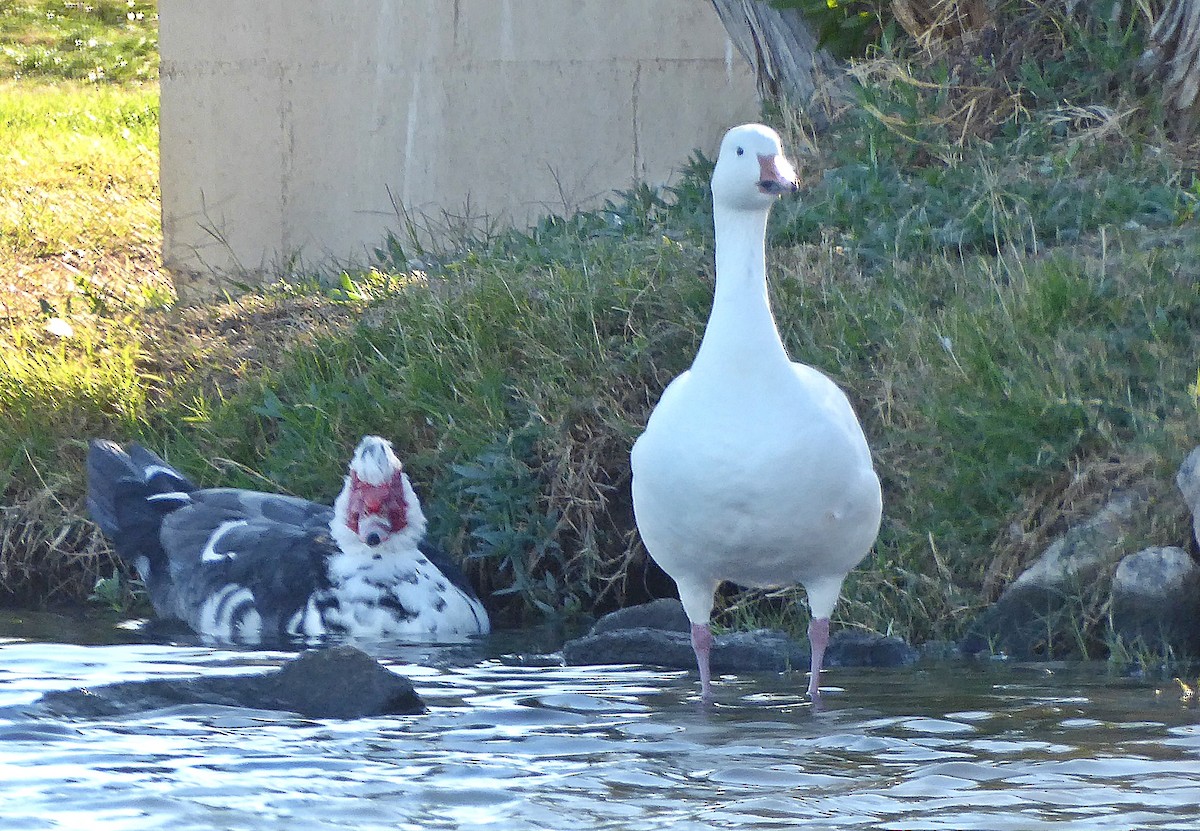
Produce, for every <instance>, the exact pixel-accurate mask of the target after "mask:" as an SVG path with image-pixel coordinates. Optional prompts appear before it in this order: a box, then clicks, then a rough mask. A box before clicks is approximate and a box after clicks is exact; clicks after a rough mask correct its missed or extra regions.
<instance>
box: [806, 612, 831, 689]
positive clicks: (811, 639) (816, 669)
mask: <svg viewBox="0 0 1200 831" xmlns="http://www.w3.org/2000/svg"><path fill="white" fill-rule="evenodd" d="M828 644H829V618H827V617H816V618H813V619H812V622H811V623H809V624H808V646H809V648H810V649H811V650H812V667H811V676H810V678H809V682H808V694H809V696H811V697H812V698H813V699H816V698H817V697H819V696H820V694H821V663H822V662H823V661H824V660H825V647H826V646H828Z"/></svg>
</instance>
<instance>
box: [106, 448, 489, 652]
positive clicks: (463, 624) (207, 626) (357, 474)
mask: <svg viewBox="0 0 1200 831" xmlns="http://www.w3.org/2000/svg"><path fill="white" fill-rule="evenodd" d="M87 466H88V499H87V501H88V510H89V511H90V512H91V515H92V518H93V519H94V520H95V522H96V524H97V525H99V526H100V529H101V530H102V531H103V532H104V534H105V535H106V536H107V537H108V538H109V539H110V540H112V542H113V545H114V547H115V548H116V551H117V554H118V556H120V557H121V559H122V560H124V561H125V562H128V563H130V564H132V565H133V566H134V568H136V570H137V572H138V574H139V575H140V576H141V578H142V580H143V581H144V582H145V584H146V588H147V590H148V592H149V595H150V600H151V602H152V603H153V604H154V608H155V611H156V612H157V613H158V614H159V615H160V616H162V617H166V618H177V619H179V620H182V621H184V622H185V623H187V624H188V625H189V626H190V627H191V628H192V629H193V630H195V631H196V632H198V633H200V634H201V635H204V636H208V637H211V638H213V639H215V640H218V641H222V642H230V643H261V642H263V641H278V640H313V639H319V638H324V637H329V636H332V637H348V638H353V639H368V640H370V639H393V638H406V637H410V638H411V637H417V638H421V639H442V638H446V637H451V638H453V637H461V636H466V635H475V634H486V633H487V632H488V631H489V629H490V624H489V621H488V615H487V612H486V610H485V609H484V607H483V604H481V603H480V602H479V599H478V598H477V597H476V595H475V592H474V591H473V590H472V589H471V587H470V585H469V584H468V583H467V581H466V579H465V578H464V576H463V575H462V573H461V572H460V571H459V570H458V569H457V568H456V567H455V566H454V564H453V563H452V562H450V560H449V559H447V558H446V557H445V556H444V555H442V554H439V553H438V552H436V551H435V550H434V549H432V548H431V547H430V546H429V545H428V544H427V543H426V542H425V540H424V536H425V515H424V514H423V513H422V511H421V505H420V503H419V501H418V500H417V495H416V493H415V492H414V491H413V488H412V484H411V483H410V482H409V479H408V475H407V474H405V473H404V471H403V467H402V465H401V463H400V460H399V459H397V458H396V455H395V453H394V452H393V450H392V446H391V444H390V443H389V442H388V441H386V440H385V439H382V438H379V437H377V436H367V437H366V438H364V439H363V440H362V441H361V442H360V443H359V445H358V448H357V449H356V450H355V451H354V457H353V458H352V459H351V461H350V470H349V474H348V475H347V476H346V479H345V484H344V486H343V487H342V491H341V493H340V494H339V495H338V497H337V499H336V500H335V501H334V504H333V507H332V508H330V507H328V506H325V505H319V504H317V503H315V502H309V501H308V500H305V499H299V498H296V497H292V496H282V495H278V494H270V493H260V492H258V491H250V490H241V489H237V488H208V489H200V488H197V487H196V486H195V485H194V484H192V482H190V481H189V480H188V479H187V477H185V476H184V475H183V474H181V473H180V472H179V471H177V470H175V469H174V468H173V467H171V466H170V465H169V464H167V463H166V462H165V461H163V460H162V459H161V458H159V457H158V456H157V455H155V454H154V453H152V452H150V451H149V450H147V449H146V448H144V447H141V446H140V445H137V444H132V445H130V446H129V449H128V451H126V450H124V449H122V448H121V447H120V446H119V445H117V444H115V443H113V442H111V441H104V440H93V441H92V442H91V447H90V450H89V452H88V463H87Z"/></svg>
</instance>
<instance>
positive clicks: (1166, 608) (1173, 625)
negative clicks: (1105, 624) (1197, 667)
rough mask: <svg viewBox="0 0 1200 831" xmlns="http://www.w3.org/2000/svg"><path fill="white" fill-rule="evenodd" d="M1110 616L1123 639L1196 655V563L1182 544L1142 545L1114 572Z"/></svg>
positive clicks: (1199, 578) (1199, 590) (1199, 616)
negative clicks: (1142, 548)
mask: <svg viewBox="0 0 1200 831" xmlns="http://www.w3.org/2000/svg"><path fill="white" fill-rule="evenodd" d="M1112 622H1113V629H1114V631H1115V632H1116V633H1117V634H1118V635H1120V636H1121V637H1122V638H1123V639H1124V640H1125V642H1126V644H1128V645H1131V646H1134V645H1137V644H1139V643H1140V644H1141V645H1142V646H1143V647H1145V648H1148V649H1151V650H1155V651H1161V650H1165V649H1167V648H1170V649H1171V650H1173V651H1174V652H1175V653H1176V654H1177V655H1200V566H1197V565H1196V563H1195V562H1194V561H1193V560H1192V558H1191V556H1190V555H1189V554H1188V553H1187V552H1186V551H1184V550H1183V549H1182V548H1176V547H1174V546H1168V547H1163V548H1147V549H1145V550H1144V551H1139V552H1138V553H1136V554H1130V555H1129V556H1128V557H1125V558H1124V559H1122V560H1121V562H1120V564H1119V565H1118V566H1117V571H1116V574H1115V575H1114V576H1113V594H1112Z"/></svg>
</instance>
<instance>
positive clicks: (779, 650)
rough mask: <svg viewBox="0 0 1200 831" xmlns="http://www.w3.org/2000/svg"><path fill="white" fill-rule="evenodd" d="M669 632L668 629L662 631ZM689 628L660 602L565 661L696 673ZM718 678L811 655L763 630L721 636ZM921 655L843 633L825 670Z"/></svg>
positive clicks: (569, 648)
mask: <svg viewBox="0 0 1200 831" xmlns="http://www.w3.org/2000/svg"><path fill="white" fill-rule="evenodd" d="M664 627H670V628H664ZM690 633H691V624H690V623H689V622H688V620H687V616H686V615H685V614H683V607H682V606H681V605H680V604H679V601H678V600H656V601H653V602H651V603H646V604H643V605H641V606H631V607H629V608H628V609H622V610H619V611H617V612H613V613H612V614H610V615H606V616H605V617H603V618H601V619H600V620H599V621H597V622H596V625H595V626H594V627H592V632H591V634H588V635H585V636H584V637H582V638H577V639H575V640H572V641H568V642H567V643H566V644H564V645H563V660H565V661H566V663H567V664H570V665H572V666H591V665H605V664H647V665H650V666H659V667H668V668H671V669H694V668H695V666H696V656H695V654H694V653H693V652H692V639H691V634H690ZM710 660H711V665H712V670H713V672H715V673H723V672H725V673H737V672H784V671H786V670H790V669H795V670H806V669H808V665H809V661H810V653H809V651H808V649H807V648H806V647H805V646H804V645H801V644H798V643H796V642H795V641H794V640H792V639H791V638H789V637H788V636H787V635H785V634H784V633H782V632H778V631H775V630H772V629H759V630H756V631H753V632H728V633H726V634H724V635H718V636H717V637H716V639H715V640H714V643H713V650H712V655H711V658H710ZM916 660H917V652H916V650H914V649H913V648H912V647H910V646H908V644H906V643H904V642H903V641H901V640H899V639H898V638H885V637H882V636H879V635H869V634H865V633H862V632H851V631H839V632H835V633H834V634H833V635H832V636H831V637H830V639H829V647H828V648H827V650H826V652H825V665H826V666H839V667H849V666H874V667H880V666H903V665H906V664H911V663H913V662H915V661H916Z"/></svg>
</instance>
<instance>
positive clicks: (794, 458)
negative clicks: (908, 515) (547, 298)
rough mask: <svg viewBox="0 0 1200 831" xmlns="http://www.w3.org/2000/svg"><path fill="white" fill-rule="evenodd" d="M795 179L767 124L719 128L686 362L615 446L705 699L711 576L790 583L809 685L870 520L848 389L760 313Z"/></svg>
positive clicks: (875, 518)
mask: <svg viewBox="0 0 1200 831" xmlns="http://www.w3.org/2000/svg"><path fill="white" fill-rule="evenodd" d="M796 190H797V184H796V177H795V173H794V172H793V170H792V166H791V164H790V163H789V162H788V160H787V158H786V157H785V156H784V155H783V148H782V145H781V143H780V140H779V136H778V134H777V133H776V132H775V131H774V130H772V129H770V128H769V127H764V126H763V125H761V124H746V125H743V126H741V127H735V128H734V129H732V130H730V131H729V132H728V133H726V135H725V138H724V140H723V141H722V142H721V150H720V153H719V154H718V156H717V164H716V169H715V170H714V171H713V176H712V193H713V220H714V225H715V227H716V246H717V252H716V264H717V281H716V294H715V297H714V301H713V307H712V314H711V316H710V317H709V320H708V327H707V328H706V330H705V332H704V339H703V341H702V342H701V344H700V350H699V352H698V353H697V354H696V358H695V360H694V361H693V363H692V367H691V369H690V370H689V371H687V372H684V373H683V374H682V375H680V376H679V377H678V378H676V379H675V380H674V381H672V382H671V384H670V385H669V386H668V387H667V389H666V390H665V391H664V392H663V394H662V398H661V399H660V400H659V402H658V405H657V406H656V407H655V409H654V412H653V413H652V414H651V416H650V420H649V422H648V424H647V425H646V430H645V432H644V433H643V434H642V436H641V437H640V438H639V439H638V440H637V442H636V444H634V447H633V452H632V456H631V463H632V468H633V507H634V513H635V516H636V519H637V525H638V530H639V532H640V533H641V536H642V540H643V542H644V543H645V544H646V548H647V550H648V551H649V552H650V556H651V557H653V558H654V560H655V561H656V562H657V563H658V564H659V565H660V566H662V568H663V570H665V571H666V572H667V573H668V574H669V575H671V577H672V579H674V580H675V583H676V585H677V586H678V588H679V597H680V599H681V600H682V602H683V607H684V609H685V611H686V612H687V615H688V618H689V620H690V621H691V623H692V647H693V648H694V649H695V652H696V662H697V664H698V666H699V670H700V682H701V694H702V696H703V697H704V698H706V699H707V698H709V697H711V695H712V687H711V680H710V672H709V652H710V650H711V648H712V634H711V632H710V631H709V617H710V615H711V614H712V607H713V594H714V592H715V591H716V589H717V587H718V586H719V585H720V583H721V582H722V581H724V580H728V581H730V582H733V583H736V584H738V585H741V586H753V587H776V586H787V585H793V584H795V583H800V584H803V586H804V588H805V591H806V592H807V594H808V603H809V607H810V609H811V612H812V622H811V624H810V625H809V630H808V635H809V641H810V644H811V649H812V666H811V673H812V674H811V679H810V682H809V687H808V692H809V694H810V695H811V696H813V697H814V698H815V697H816V696H817V695H818V694H819V687H820V671H821V663H822V660H823V657H824V653H825V647H826V644H827V643H828V640H829V616H830V614H832V612H833V607H834V605H835V604H836V603H837V599H838V595H839V594H840V592H841V588H842V581H843V580H845V578H846V575H847V574H848V573H849V571H850V570H851V569H852V568H854V567H855V566H856V565H857V564H858V563H859V562H860V561H861V560H862V559H863V558H864V557H865V556H866V555H867V552H868V551H869V550H870V548H871V546H872V545H873V544H874V541H875V537H876V535H877V534H878V532H879V522H880V516H881V513H882V498H881V494H880V488H879V478H878V477H877V476H876V475H875V470H874V468H873V466H872V464H871V452H870V449H869V448H868V447H867V441H866V438H865V436H864V435H863V431H862V427H861V426H860V425H859V423H858V419H857V418H856V417H855V415H854V411H853V410H852V409H851V407H850V402H849V401H848V400H847V398H846V395H845V394H844V393H843V392H842V391H841V390H840V389H839V388H838V387H837V385H836V384H834V382H833V381H831V380H830V379H829V378H827V377H826V376H825V375H823V374H822V373H821V372H819V371H818V370H816V369H813V368H812V367H810V366H806V365H804V364H801V363H794V362H793V361H792V360H791V359H790V358H789V357H788V355H787V352H786V351H785V349H784V346H783V341H782V340H781V339H780V337H779V330H778V329H777V328H776V326H775V318H774V316H773V315H772V314H771V307H770V301H769V299H768V296H767V273H766V242H765V237H766V228H767V215H768V214H769V213H770V210H771V206H772V205H773V204H774V202H775V200H776V199H777V198H778V197H779V196H780V195H781V194H783V193H791V192H795V191H796Z"/></svg>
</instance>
